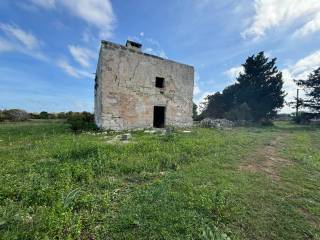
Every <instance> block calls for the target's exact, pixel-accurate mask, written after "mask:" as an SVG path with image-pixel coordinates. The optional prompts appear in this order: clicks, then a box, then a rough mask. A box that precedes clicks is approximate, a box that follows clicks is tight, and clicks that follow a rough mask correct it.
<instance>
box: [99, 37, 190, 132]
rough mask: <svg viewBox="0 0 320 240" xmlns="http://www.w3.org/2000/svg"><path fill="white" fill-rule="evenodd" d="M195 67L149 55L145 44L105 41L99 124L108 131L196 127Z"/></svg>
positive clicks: (100, 68)
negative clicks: (142, 48) (194, 118)
mask: <svg viewBox="0 0 320 240" xmlns="http://www.w3.org/2000/svg"><path fill="white" fill-rule="evenodd" d="M193 84H194V68H193V67H192V66H189V65H186V64H181V63H177V62H174V61H171V60H167V59H163V58H160V57H157V56H153V55H150V54H146V53H143V52H142V51H141V44H139V43H135V42H131V41H127V44H126V46H122V45H119V44H115V43H111V42H108V41H102V43H101V48H100V54H99V60H98V66H97V71H96V79H95V109H94V111H95V121H96V124H97V125H98V126H99V127H101V128H103V129H112V130H126V129H136V128H152V127H155V128H162V127H165V126H178V127H185V126H191V125H192V95H193Z"/></svg>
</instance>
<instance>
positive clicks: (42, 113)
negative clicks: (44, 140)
mask: <svg viewBox="0 0 320 240" xmlns="http://www.w3.org/2000/svg"><path fill="white" fill-rule="evenodd" d="M39 117H40V118H41V119H49V113H47V112H45V111H42V112H41V113H39Z"/></svg>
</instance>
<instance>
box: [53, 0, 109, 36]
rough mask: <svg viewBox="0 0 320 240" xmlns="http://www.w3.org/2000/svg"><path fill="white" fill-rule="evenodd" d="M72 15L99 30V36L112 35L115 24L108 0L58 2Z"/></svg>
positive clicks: (61, 0) (63, 0) (62, 0)
mask: <svg viewBox="0 0 320 240" xmlns="http://www.w3.org/2000/svg"><path fill="white" fill-rule="evenodd" d="M59 2H60V3H61V5H63V6H65V7H66V8H67V9H68V10H69V11H70V12H71V13H72V14H73V15H75V16H77V17H79V18H81V19H83V20H84V21H86V22H87V23H89V24H91V25H94V26H96V27H97V28H98V29H100V36H101V37H105V38H108V37H110V36H111V35H112V30H113V28H114V23H115V15H114V13H113V9H112V4H111V1H110V0H68V1H65V0H59Z"/></svg>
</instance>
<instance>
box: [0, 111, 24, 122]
mask: <svg viewBox="0 0 320 240" xmlns="http://www.w3.org/2000/svg"><path fill="white" fill-rule="evenodd" d="M0 118H2V119H3V120H2V121H4V120H8V121H12V122H18V121H26V120H28V119H30V116H29V114H28V113H27V112H26V111H24V110H21V109H9V110H3V111H2V113H1V117H0Z"/></svg>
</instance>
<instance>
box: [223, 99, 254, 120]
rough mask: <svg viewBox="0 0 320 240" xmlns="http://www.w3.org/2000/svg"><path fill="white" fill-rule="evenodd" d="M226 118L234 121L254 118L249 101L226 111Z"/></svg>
mask: <svg viewBox="0 0 320 240" xmlns="http://www.w3.org/2000/svg"><path fill="white" fill-rule="evenodd" d="M225 117H226V119H229V120H232V121H239V120H240V121H241V120H245V121H250V120H252V115H251V109H250V108H249V106H248V104H247V103H243V104H241V105H240V106H237V107H235V108H233V109H231V110H230V111H229V112H227V113H225Z"/></svg>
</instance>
